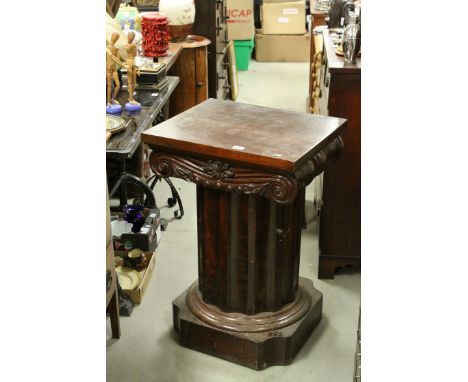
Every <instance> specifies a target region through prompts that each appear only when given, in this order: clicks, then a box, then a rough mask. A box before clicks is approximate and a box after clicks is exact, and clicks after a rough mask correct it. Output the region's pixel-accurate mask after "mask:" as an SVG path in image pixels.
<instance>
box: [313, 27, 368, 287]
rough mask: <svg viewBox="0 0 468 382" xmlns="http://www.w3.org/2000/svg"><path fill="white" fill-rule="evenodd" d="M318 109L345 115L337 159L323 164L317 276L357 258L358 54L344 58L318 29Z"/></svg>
mask: <svg viewBox="0 0 468 382" xmlns="http://www.w3.org/2000/svg"><path fill="white" fill-rule="evenodd" d="M323 40H324V56H323V62H322V69H321V79H320V92H321V96H320V102H319V106H320V110H319V112H320V114H322V115H330V116H334V117H340V118H346V119H347V120H348V128H347V129H346V131H344V132H343V134H342V137H343V140H344V141H345V142H346V146H345V148H344V149H343V156H342V158H341V160H340V161H339V162H337V163H329V164H327V165H326V166H325V171H324V180H323V195H322V198H323V206H322V209H321V213H320V234H319V247H320V256H319V278H333V277H334V273H335V271H336V269H337V268H339V267H345V266H349V265H359V264H360V261H361V59H360V58H358V59H357V62H356V64H355V65H354V64H347V63H345V62H344V59H343V58H342V57H340V56H338V55H336V53H335V49H334V47H333V43H332V41H331V39H330V38H329V34H328V31H327V30H325V31H323Z"/></svg>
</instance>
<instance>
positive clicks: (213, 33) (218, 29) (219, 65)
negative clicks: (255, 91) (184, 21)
mask: <svg viewBox="0 0 468 382" xmlns="http://www.w3.org/2000/svg"><path fill="white" fill-rule="evenodd" d="M195 6H196V14H195V23H194V25H193V33H194V34H197V35H201V36H205V37H206V38H208V39H210V40H211V44H210V45H209V46H208V88H209V97H210V98H219V99H222V100H224V99H229V98H230V85H229V81H228V71H227V68H228V59H227V45H228V43H229V40H228V36H227V24H226V20H227V7H226V0H195Z"/></svg>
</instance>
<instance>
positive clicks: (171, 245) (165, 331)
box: [107, 61, 361, 382]
mask: <svg viewBox="0 0 468 382" xmlns="http://www.w3.org/2000/svg"><path fill="white" fill-rule="evenodd" d="M307 87H308V64H307V63H257V62H255V61H253V62H252V65H251V68H250V70H249V71H248V72H239V89H240V93H239V98H238V102H244V103H251V104H257V105H264V106H272V107H278V108H284V109H290V110H296V111H304V110H305V102H306V101H305V100H306V97H307ZM174 184H175V185H176V187H177V188H178V189H179V192H180V195H181V197H182V200H183V203H184V207H185V216H184V217H183V219H182V220H180V221H179V220H174V221H172V222H171V223H170V224H169V227H168V229H167V231H166V232H164V233H163V236H162V239H161V242H160V245H159V247H158V249H157V260H156V269H155V273H154V274H153V278H152V280H151V283H150V285H149V287H148V289H147V292H146V295H145V296H144V299H143V303H142V304H141V305H140V306H136V307H135V309H134V311H133V314H132V316H131V317H122V318H121V329H122V337H121V338H120V339H119V340H112V339H110V325H109V320H107V380H108V381H111V382H166V381H167V382H197V381H200V382H211V381H213V382H221V381H226V382H238V381H258V382H262V381H269V382H271V381H275V382H276V381H278V382H286V381H288V382H289V381H295V382H302V381H304V382H305V381H307V382H310V381H317V382H350V381H352V376H353V367H354V366H353V365H354V353H355V345H356V329H357V325H358V314H359V304H360V280H361V278H360V274H359V273H358V272H355V271H342V272H340V273H339V274H337V275H336V276H335V279H334V280H318V279H317V269H318V236H317V219H316V217H315V210H314V206H313V202H312V201H313V187H311V186H309V187H308V189H307V195H306V199H307V202H306V219H307V221H308V227H307V229H306V230H304V231H303V234H302V247H301V252H302V257H301V265H300V275H301V276H302V277H307V278H310V279H311V280H313V282H314V285H315V287H316V288H317V289H319V290H320V291H321V292H322V293H323V299H324V306H323V317H322V320H321V322H320V324H319V326H318V327H317V328H316V329H315V331H314V332H313V333H312V335H311V336H310V337H309V339H308V340H307V342H306V343H305V345H304V347H303V348H302V350H301V351H300V352H299V354H298V355H297V357H296V359H295V361H294V362H293V363H292V364H291V365H290V366H274V367H270V368H267V369H266V370H263V371H255V370H251V369H248V368H245V367H242V366H239V365H236V364H233V363H230V362H226V361H223V360H221V359H218V358H215V357H211V356H208V355H205V354H203V353H199V352H196V351H193V350H190V349H186V348H183V347H181V346H179V345H178V344H177V342H176V337H175V333H174V331H173V329H172V306H171V302H172V300H173V299H174V298H175V297H177V296H178V295H179V294H180V293H182V292H183V291H184V290H185V289H186V288H187V287H188V286H189V285H190V284H191V283H192V282H193V281H194V280H195V279H196V278H197V266H198V265H197V246H196V240H197V236H196V209H195V205H196V200H195V186H194V185H193V184H189V183H186V182H184V181H181V180H178V179H175V180H174ZM156 196H157V200H158V204H159V206H160V207H161V208H162V210H161V214H162V216H164V217H167V218H171V217H172V216H173V208H172V209H170V208H167V207H164V204H165V203H166V200H167V197H168V196H169V189H168V187H166V186H165V184H159V183H158V185H157V186H156Z"/></svg>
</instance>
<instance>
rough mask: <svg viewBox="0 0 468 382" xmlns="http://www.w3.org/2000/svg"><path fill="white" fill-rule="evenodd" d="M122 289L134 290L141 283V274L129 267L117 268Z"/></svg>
mask: <svg viewBox="0 0 468 382" xmlns="http://www.w3.org/2000/svg"><path fill="white" fill-rule="evenodd" d="M115 272H116V273H117V277H118V278H119V283H120V286H121V287H122V289H125V290H134V289H135V288H136V287H138V285H139V284H140V282H141V276H140V273H138V272H137V271H136V270H134V269H132V268H128V267H123V266H119V267H116V268H115Z"/></svg>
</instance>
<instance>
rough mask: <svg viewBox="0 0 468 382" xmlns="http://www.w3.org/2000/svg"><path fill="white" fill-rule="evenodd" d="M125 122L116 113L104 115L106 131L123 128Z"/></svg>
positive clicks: (111, 131)
mask: <svg viewBox="0 0 468 382" xmlns="http://www.w3.org/2000/svg"><path fill="white" fill-rule="evenodd" d="M125 126H126V122H125V119H123V118H122V117H117V116H116V115H109V114H107V115H106V132H108V133H116V132H117V131H120V130H123V129H125Z"/></svg>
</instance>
